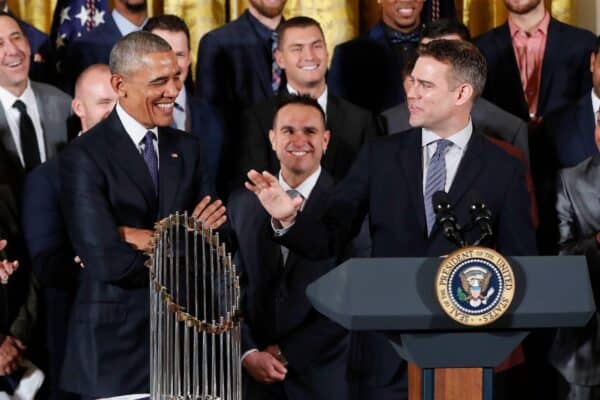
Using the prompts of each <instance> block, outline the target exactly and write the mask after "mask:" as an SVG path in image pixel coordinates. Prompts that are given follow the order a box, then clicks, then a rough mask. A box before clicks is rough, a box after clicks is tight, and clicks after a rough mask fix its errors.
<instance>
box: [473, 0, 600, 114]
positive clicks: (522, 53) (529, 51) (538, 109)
mask: <svg viewBox="0 0 600 400" xmlns="http://www.w3.org/2000/svg"><path fill="white" fill-rule="evenodd" d="M504 4H505V5H506V8H507V10H508V20H507V22H506V23H505V24H503V25H501V26H499V27H497V28H495V29H492V30H491V31H489V32H487V33H485V34H483V35H482V36H480V37H478V38H476V39H475V44H476V45H477V47H479V49H480V50H481V52H482V53H483V55H484V56H485V58H486V59H487V62H488V80H487V83H486V87H485V90H484V92H483V97H485V98H486V99H488V100H489V101H491V102H492V103H494V104H496V105H497V106H500V107H501V108H503V109H504V110H506V111H508V112H509V113H511V114H513V115H516V116H517V117H519V118H521V119H523V120H525V121H530V120H533V121H534V122H536V121H539V120H540V119H541V118H543V117H544V116H545V115H546V114H548V113H549V112H551V111H553V110H556V109H558V108H560V107H563V106H565V105H567V104H570V103H572V102H574V101H576V100H577V99H578V98H579V97H581V96H582V95H583V94H584V93H587V91H588V90H589V87H590V83H591V76H590V73H589V66H588V62H587V61H588V59H589V58H588V57H589V54H590V52H591V51H592V49H593V47H594V41H595V37H594V35H593V34H592V33H591V32H588V31H585V30H583V29H579V28H576V27H573V26H570V25H567V24H564V23H562V22H559V21H558V20H556V19H554V18H552V17H551V16H550V14H549V12H548V11H547V10H546V9H545V7H544V2H543V1H542V0H527V1H518V0H504Z"/></svg>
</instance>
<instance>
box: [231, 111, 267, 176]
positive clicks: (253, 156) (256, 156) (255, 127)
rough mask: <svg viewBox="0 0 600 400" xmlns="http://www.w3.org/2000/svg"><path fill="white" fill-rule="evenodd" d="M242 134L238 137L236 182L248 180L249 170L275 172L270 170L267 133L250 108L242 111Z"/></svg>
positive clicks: (256, 114)
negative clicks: (238, 152) (238, 149)
mask: <svg viewBox="0 0 600 400" xmlns="http://www.w3.org/2000/svg"><path fill="white" fill-rule="evenodd" d="M240 126H241V129H242V134H241V137H240V156H239V166H238V182H237V183H239V184H242V183H243V182H245V181H246V180H247V179H248V178H247V176H246V174H247V173H248V171H249V170H251V169H255V170H257V171H259V172H262V171H269V172H271V173H274V172H275V171H273V170H272V168H270V167H271V166H270V165H269V164H270V163H269V158H270V157H269V155H270V152H271V151H272V150H271V143H270V141H269V139H268V131H266V132H265V131H264V129H265V127H264V126H263V125H262V124H261V118H260V115H259V113H258V112H256V108H255V107H252V108H249V109H247V110H246V111H244V113H243V114H242V119H241V124H240Z"/></svg>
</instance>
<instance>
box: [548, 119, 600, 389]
mask: <svg viewBox="0 0 600 400" xmlns="http://www.w3.org/2000/svg"><path fill="white" fill-rule="evenodd" d="M595 141H596V146H597V147H598V148H599V149H600V114H596V129H595ZM599 180H600V153H596V154H595V155H593V156H591V157H589V158H587V159H585V160H584V161H582V162H581V163H579V164H577V165H576V166H574V167H571V168H565V169H563V170H561V171H560V172H559V177H558V183H557V199H556V212H557V214H558V221H559V224H558V229H559V232H560V239H559V243H558V246H559V251H560V254H564V255H567V254H583V255H585V256H586V259H587V262H588V266H589V271H590V279H591V281H592V288H593V290H594V297H595V300H596V304H600V303H598V301H599V300H600V290H599V287H598V285H599V284H600V281H599V279H600V275H599V274H600V272H599V271H600V269H599V268H600V207H599V206H598V195H599V189H598V181H599ZM550 362H551V363H552V365H553V366H554V367H555V368H556V369H557V370H558V371H559V372H560V374H561V375H562V376H563V378H565V380H566V381H567V383H568V385H569V387H568V394H565V395H564V397H563V398H565V399H577V400H587V399H598V398H600V313H598V312H596V313H595V314H594V316H593V317H592V319H591V320H590V322H589V323H588V325H587V326H586V327H584V328H564V329H559V330H558V331H557V333H556V336H555V338H554V342H553V344H552V348H551V350H550Z"/></svg>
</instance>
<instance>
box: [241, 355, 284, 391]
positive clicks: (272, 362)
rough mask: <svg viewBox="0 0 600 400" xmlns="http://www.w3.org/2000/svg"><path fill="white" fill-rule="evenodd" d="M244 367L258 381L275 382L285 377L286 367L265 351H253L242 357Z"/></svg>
mask: <svg viewBox="0 0 600 400" xmlns="http://www.w3.org/2000/svg"><path fill="white" fill-rule="evenodd" d="M243 364H244V368H246V371H247V372H248V373H249V374H250V376H252V378H254V380H256V381H257V382H260V383H267V384H268V383H275V382H281V381H283V380H284V379H285V375H286V374H287V369H286V368H285V367H284V366H283V364H282V363H281V362H280V361H279V360H277V358H275V357H273V356H272V355H271V354H269V353H268V352H266V351H255V352H253V353H250V354H248V355H247V356H246V358H244V361H243Z"/></svg>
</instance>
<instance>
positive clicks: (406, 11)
mask: <svg viewBox="0 0 600 400" xmlns="http://www.w3.org/2000/svg"><path fill="white" fill-rule="evenodd" d="M397 11H398V13H399V14H401V15H405V16H410V15H412V13H413V11H414V10H413V9H412V8H398V10H397Z"/></svg>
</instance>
